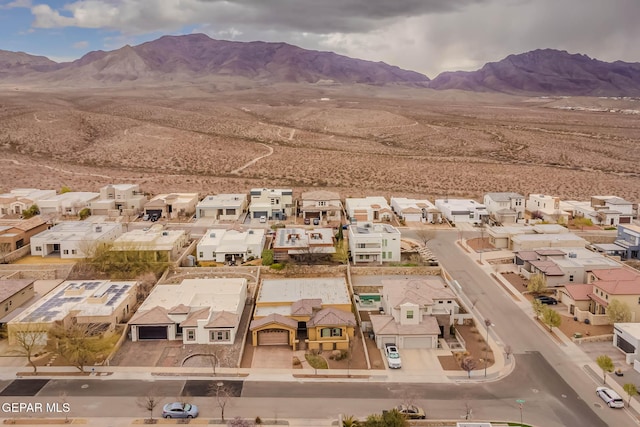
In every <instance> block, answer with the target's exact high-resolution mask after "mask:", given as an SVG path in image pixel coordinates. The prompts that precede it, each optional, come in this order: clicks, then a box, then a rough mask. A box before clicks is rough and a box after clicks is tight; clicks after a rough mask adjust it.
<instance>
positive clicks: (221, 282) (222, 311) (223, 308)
mask: <svg viewBox="0 0 640 427" xmlns="http://www.w3.org/2000/svg"><path fill="white" fill-rule="evenodd" d="M246 299H247V279H238V278H225V279H185V280H183V281H182V282H181V283H180V284H172V285H156V286H155V287H154V288H153V290H152V291H151V293H150V294H149V296H148V297H147V299H146V300H145V301H144V303H142V305H141V306H140V308H139V309H138V311H137V312H136V314H135V315H134V316H133V317H132V318H131V320H130V321H129V325H130V326H131V340H132V341H143V340H169V341H176V340H178V341H182V342H183V344H229V345H230V344H233V343H234V341H235V339H236V335H237V334H238V324H239V323H240V318H241V317H242V311H243V309H244V307H245V302H246Z"/></svg>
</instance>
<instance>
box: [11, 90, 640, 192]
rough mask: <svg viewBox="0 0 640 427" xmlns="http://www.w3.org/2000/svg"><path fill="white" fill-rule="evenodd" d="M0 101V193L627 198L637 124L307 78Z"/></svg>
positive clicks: (535, 102) (536, 105) (536, 102)
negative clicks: (122, 189) (267, 187)
mask: <svg viewBox="0 0 640 427" xmlns="http://www.w3.org/2000/svg"><path fill="white" fill-rule="evenodd" d="M167 90H168V89H167ZM0 97H1V99H2V104H1V105H0V164H1V165H2V166H1V167H0V188H2V189H8V188H17V187H39V188H56V189H59V188H61V187H62V186H63V185H66V186H69V187H70V188H72V189H74V190H84V191H96V190H97V189H98V188H99V187H101V186H103V185H105V184H108V183H114V182H131V183H137V184H140V186H141V188H142V189H143V190H144V191H147V192H149V193H159V192H167V191H199V192H201V193H203V194H210V193H216V192H226V193H230V192H238V191H243V192H244V191H247V189H249V188H251V187H254V186H263V185H264V183H265V182H268V183H270V184H271V185H273V186H287V187H292V188H294V189H295V190H297V191H301V190H308V189H311V188H328V189H333V190H336V191H338V192H340V193H342V194H343V195H344V196H358V195H362V194H372V193H375V194H382V195H386V196H389V195H391V194H392V193H393V195H395V196H421V197H430V198H433V197H435V196H444V195H448V196H449V197H461V196H471V197H476V198H480V197H481V196H482V194H484V193H485V192H487V191H517V192H520V193H522V194H528V193H532V192H535V193H548V194H554V195H557V196H560V197H566V198H572V199H588V197H589V196H591V195H592V194H616V195H618V196H621V197H624V198H626V199H629V200H637V199H639V198H640V175H639V174H638V171H637V164H638V162H639V161H640V151H639V150H636V149H635V148H636V147H637V146H638V142H639V138H640V137H639V135H640V122H639V121H638V120H637V118H636V117H633V116H630V115H624V114H613V113H597V112H588V111H569V110H558V109H555V107H558V105H557V104H558V103H561V102H565V103H566V102H569V101H568V100H557V99H541V98H540V99H538V98H523V97H515V96H514V97H509V96H497V95H489V94H484V95H481V94H466V93H451V92H449V91H447V92H446V93H445V92H436V91H428V90H425V91H420V92H416V91H414V90H405V89H402V88H373V87H362V86H354V87H349V86H336V87H330V86H327V87H312V86H309V85H305V86H302V87H301V86H296V85H290V86H286V85H285V86H278V87H265V88H253V89H247V90H243V91H225V90H219V91H218V92H212V91H211V90H210V89H209V88H204V87H196V86H194V87H191V88H188V89H185V90H184V91H182V92H181V93H180V95H176V93H175V92H171V93H168V92H167V93H165V92H163V89H162V88H149V89H138V90H136V91H127V90H125V89H123V90H118V91H114V90H99V89H97V90H92V91H91V92H83V91H82V90H80V89H78V90H77V91H76V92H70V91H65V92H64V93H59V94H58V93H55V92H47V93H42V92H37V91H32V92H30V91H29V90H28V89H26V88H25V90H20V91H19V92H16V91H13V90H2V89H0ZM452 97H453V98H452ZM320 98H330V101H327V102H323V103H319V102H317V100H318V99H320ZM452 100H454V102H452ZM580 102H582V103H586V104H589V103H590V102H591V103H593V104H594V105H595V104H598V106H602V105H600V104H602V103H603V102H607V103H609V104H611V105H607V106H608V107H610V108H624V106H623V105H621V104H623V103H624V102H626V101H624V100H606V101H605V100H601V99H597V98H593V99H590V98H585V99H581V100H580ZM618 104H620V105H618ZM585 106H588V105H585ZM337 158H348V159H349V167H344V163H342V162H339V161H336V159H337ZM255 159H258V160H257V161H256V162H255V163H251V161H252V160H255ZM416 176H420V177H421V179H415V177H416ZM538 176H544V177H545V179H543V180H541V179H532V177H538ZM372 177H374V179H372ZM568 183H570V184H568Z"/></svg>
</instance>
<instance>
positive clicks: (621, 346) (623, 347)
mask: <svg viewBox="0 0 640 427" xmlns="http://www.w3.org/2000/svg"><path fill="white" fill-rule="evenodd" d="M613 346H614V347H616V348H617V349H618V350H620V351H621V352H623V353H624V355H625V361H626V362H627V363H628V364H630V365H633V369H635V370H636V371H638V372H640V323H614V324H613Z"/></svg>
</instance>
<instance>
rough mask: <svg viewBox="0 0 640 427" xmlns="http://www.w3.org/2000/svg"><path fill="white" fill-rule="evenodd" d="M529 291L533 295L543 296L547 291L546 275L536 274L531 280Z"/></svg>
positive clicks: (528, 285)
mask: <svg viewBox="0 0 640 427" xmlns="http://www.w3.org/2000/svg"><path fill="white" fill-rule="evenodd" d="M527 290H528V291H529V292H531V293H533V294H541V293H543V292H544V291H546V290H547V279H546V277H545V276H544V274H541V273H538V274H534V275H533V276H531V277H530V278H529V284H527Z"/></svg>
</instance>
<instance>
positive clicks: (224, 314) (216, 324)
mask: <svg viewBox="0 0 640 427" xmlns="http://www.w3.org/2000/svg"><path fill="white" fill-rule="evenodd" d="M238 320H240V319H239V318H238V315H237V314H235V313H230V312H228V311H219V312H217V313H213V316H211V320H210V321H209V323H207V324H206V325H204V327H205V328H235V327H236V325H237V324H238Z"/></svg>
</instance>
